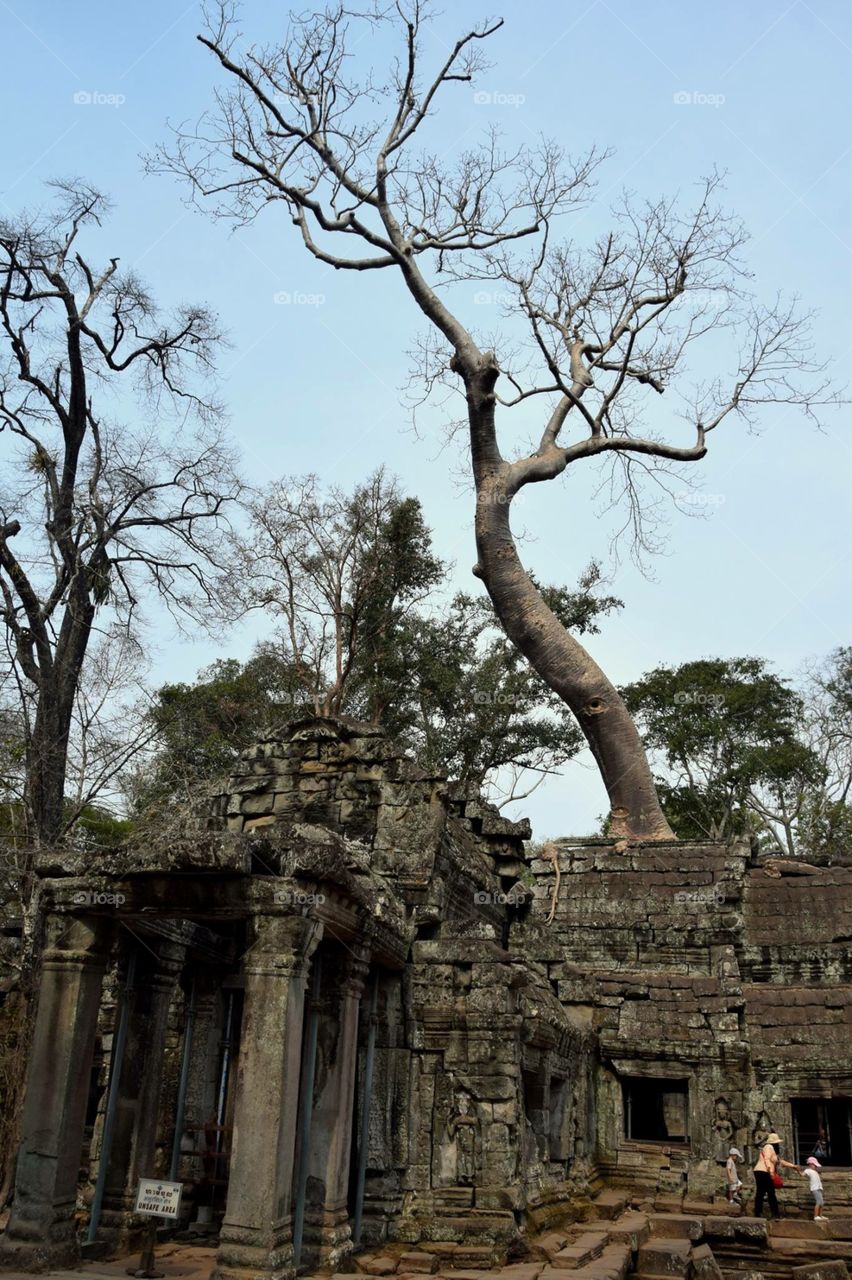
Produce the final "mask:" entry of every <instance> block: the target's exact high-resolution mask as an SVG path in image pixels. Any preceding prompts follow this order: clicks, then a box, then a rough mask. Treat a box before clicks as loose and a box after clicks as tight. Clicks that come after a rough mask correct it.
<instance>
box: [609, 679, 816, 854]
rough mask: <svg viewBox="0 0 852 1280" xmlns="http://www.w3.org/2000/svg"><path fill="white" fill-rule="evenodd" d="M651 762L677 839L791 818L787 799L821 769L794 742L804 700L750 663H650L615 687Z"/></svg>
mask: <svg viewBox="0 0 852 1280" xmlns="http://www.w3.org/2000/svg"><path fill="white" fill-rule="evenodd" d="M622 695H623V697H624V699H625V702H626V703H627V706H628V709H629V710H630V711H631V713H632V714H633V715H634V716H635V717H636V720H637V723H638V725H639V727H640V731H641V732H642V735H643V738H644V741H645V744H646V746H647V747H648V748H649V749H650V751H651V752H652V753H653V756H654V758H655V759H656V760H657V762H658V767H659V766H662V767H661V768H660V769H659V774H658V781H659V788H660V794H661V801H662V804H663V808H664V810H665V812H666V816H667V817H668V819H669V821H670V822H671V824H672V826H673V828H674V830H675V831H676V832H677V834H678V835H679V836H681V837H682V838H689V837H698V838H700V837H702V836H709V837H711V838H722V837H725V836H729V835H733V834H736V833H742V832H746V831H760V830H763V831H765V832H766V833H767V834H771V835H772V836H773V837H776V838H777V837H778V834H779V830H778V826H777V825H773V822H775V823H777V824H780V825H781V827H784V826H785V824H787V825H789V824H790V823H791V822H792V821H793V820H794V817H795V813H794V805H793V804H792V803H791V797H794V796H798V795H799V794H801V792H802V791H803V790H807V789H814V788H816V789H818V788H819V787H820V786H821V785H822V783H823V782H824V777H825V771H824V767H823V764H822V762H821V761H820V758H819V755H818V753H817V752H816V751H815V750H814V748H813V747H812V745H811V744H810V743H809V742H808V741H806V740H805V739H804V738H803V736H802V725H803V718H804V710H805V709H804V704H803V700H802V698H801V696H800V695H799V694H798V693H796V692H795V691H794V690H793V689H792V688H791V687H790V685H789V684H788V683H787V682H786V681H784V680H782V679H780V678H779V677H778V676H776V675H774V674H773V673H772V672H771V671H769V670H768V669H767V664H766V663H765V662H764V661H763V660H762V659H760V658H730V659H725V658H712V659H711V658H705V659H700V660H698V661H695V662H686V663H683V664H682V665H680V666H678V667H657V668H656V669H655V670H653V671H651V672H649V673H648V674H647V675H645V676H643V677H642V679H641V680H638V681H636V682H635V683H633V684H631V685H628V686H627V687H626V688H624V689H623V690H622Z"/></svg>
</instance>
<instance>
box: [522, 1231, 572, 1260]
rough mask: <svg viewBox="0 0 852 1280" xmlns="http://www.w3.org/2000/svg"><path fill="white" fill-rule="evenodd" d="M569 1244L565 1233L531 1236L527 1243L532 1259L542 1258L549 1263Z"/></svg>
mask: <svg viewBox="0 0 852 1280" xmlns="http://www.w3.org/2000/svg"><path fill="white" fill-rule="evenodd" d="M569 1243H570V1241H569V1236H568V1232H567V1231H546V1232H545V1233H544V1235H540V1236H533V1238H532V1239H531V1240H530V1241H529V1249H530V1253H531V1254H532V1256H533V1257H534V1258H544V1259H545V1260H546V1261H547V1262H550V1261H551V1259H552V1258H555V1257H556V1255H557V1253H558V1252H559V1250H560V1249H563V1248H564V1247H565V1245H566V1244H569Z"/></svg>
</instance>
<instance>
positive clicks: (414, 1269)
mask: <svg viewBox="0 0 852 1280" xmlns="http://www.w3.org/2000/svg"><path fill="white" fill-rule="evenodd" d="M438 1265H439V1264H438V1255H437V1254H436V1253H427V1252H426V1251H425V1250H423V1249H412V1250H411V1251H410V1252H408V1253H402V1254H400V1257H399V1265H398V1266H397V1271H400V1272H406V1273H408V1274H409V1275H411V1274H418V1275H427V1276H431V1275H434V1273H435V1272H436V1271H437V1270H438Z"/></svg>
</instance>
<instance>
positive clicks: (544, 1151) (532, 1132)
mask: <svg viewBox="0 0 852 1280" xmlns="http://www.w3.org/2000/svg"><path fill="white" fill-rule="evenodd" d="M521 1081H522V1084H523V1090H524V1111H525V1113H526V1118H527V1125H528V1127H529V1128H528V1135H529V1138H530V1140H531V1143H532V1147H533V1150H531V1151H530V1153H529V1154H530V1156H532V1155H533V1154H534V1153H535V1154H537V1155H538V1158H539V1159H540V1160H547V1159H548V1141H547V1128H548V1119H549V1113H548V1111H547V1109H546V1107H545V1081H544V1078H543V1077H542V1076H541V1075H540V1073H539V1072H536V1071H522V1072H521Z"/></svg>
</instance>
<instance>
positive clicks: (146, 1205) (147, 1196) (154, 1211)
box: [136, 1178, 183, 1218]
mask: <svg viewBox="0 0 852 1280" xmlns="http://www.w3.org/2000/svg"><path fill="white" fill-rule="evenodd" d="M182 1191H183V1183H181V1182H157V1181H156V1179H154V1178H140V1179H139V1189H138V1191H137V1192H136V1213H147V1214H151V1215H152V1216H153V1217H156V1218H177V1217H178V1216H179V1214H180V1197H181V1193H182Z"/></svg>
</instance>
